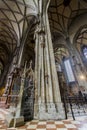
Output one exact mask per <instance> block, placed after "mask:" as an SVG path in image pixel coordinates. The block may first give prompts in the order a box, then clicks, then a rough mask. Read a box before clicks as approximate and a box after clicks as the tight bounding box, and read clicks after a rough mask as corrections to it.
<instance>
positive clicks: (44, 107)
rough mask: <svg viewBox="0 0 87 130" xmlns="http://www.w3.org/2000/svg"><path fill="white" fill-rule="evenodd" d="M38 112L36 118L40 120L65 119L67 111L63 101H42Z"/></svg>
mask: <svg viewBox="0 0 87 130" xmlns="http://www.w3.org/2000/svg"><path fill="white" fill-rule="evenodd" d="M35 106H37V107H38V112H37V113H35V114H34V115H35V117H34V118H35V119H39V120H58V119H60V120H62V119H65V111H64V108H63V104H62V103H40V104H39V105H36V104H35Z"/></svg>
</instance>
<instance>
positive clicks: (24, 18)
mask: <svg viewBox="0 0 87 130" xmlns="http://www.w3.org/2000/svg"><path fill="white" fill-rule="evenodd" d="M36 12H37V6H36V2H35V0H0V59H2V61H3V59H4V61H7V60H8V56H9V55H8V54H10V55H11V54H13V53H14V51H15V49H16V47H18V46H20V44H21V41H22V38H23V35H24V33H25V32H26V29H27V28H29V26H30V24H31V23H30V22H31V20H32V18H33V17H34V16H35V15H36ZM6 58H7V59H6Z"/></svg>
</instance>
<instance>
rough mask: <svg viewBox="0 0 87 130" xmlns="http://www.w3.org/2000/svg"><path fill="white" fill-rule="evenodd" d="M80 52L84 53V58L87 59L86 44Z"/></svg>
mask: <svg viewBox="0 0 87 130" xmlns="http://www.w3.org/2000/svg"><path fill="white" fill-rule="evenodd" d="M82 53H83V55H84V58H85V59H86V60H87V46H83V47H82Z"/></svg>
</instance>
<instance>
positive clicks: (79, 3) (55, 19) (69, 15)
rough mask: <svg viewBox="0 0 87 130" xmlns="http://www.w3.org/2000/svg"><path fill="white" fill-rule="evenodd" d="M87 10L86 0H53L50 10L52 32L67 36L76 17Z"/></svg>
mask: <svg viewBox="0 0 87 130" xmlns="http://www.w3.org/2000/svg"><path fill="white" fill-rule="evenodd" d="M85 12H87V2H85V1H84V0H51V3H50V7H49V12H48V13H49V20H50V26H51V32H59V33H61V34H63V35H65V36H66V35H67V33H68V30H69V27H70V25H71V23H72V22H73V21H74V19H75V18H76V17H78V16H79V15H81V14H84V13H85Z"/></svg>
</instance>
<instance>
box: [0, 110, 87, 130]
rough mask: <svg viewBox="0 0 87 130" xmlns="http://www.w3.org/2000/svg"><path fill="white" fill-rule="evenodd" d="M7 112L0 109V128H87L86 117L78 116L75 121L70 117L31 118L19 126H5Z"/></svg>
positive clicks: (54, 129)
mask: <svg viewBox="0 0 87 130" xmlns="http://www.w3.org/2000/svg"><path fill="white" fill-rule="evenodd" d="M8 112H9V111H8V110H4V109H3V110H2V109H0V130H87V117H79V118H77V119H76V120H75V121H73V120H72V119H68V120H62V121H49V120H48V121H39V120H32V121H30V122H26V123H25V125H24V126H21V127H17V128H7V126H6V123H5V115H6V114H7V113H8Z"/></svg>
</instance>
